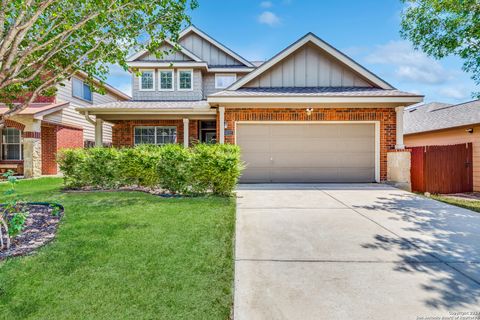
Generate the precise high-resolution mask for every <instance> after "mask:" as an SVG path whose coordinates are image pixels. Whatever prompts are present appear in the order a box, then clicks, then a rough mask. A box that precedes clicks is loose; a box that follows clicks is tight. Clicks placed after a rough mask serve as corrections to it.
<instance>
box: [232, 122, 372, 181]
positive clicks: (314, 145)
mask: <svg viewBox="0 0 480 320" xmlns="http://www.w3.org/2000/svg"><path fill="white" fill-rule="evenodd" d="M236 134H237V137H236V139H237V144H238V145H239V146H240V148H241V152H242V159H243V161H245V163H246V169H245V170H244V172H243V175H242V177H241V179H240V181H241V182H247V183H248V182H374V181H375V124H373V123H312V124H305V123H302V124H291V123H261V124H259V123H255V124H249V123H239V124H237V131H236Z"/></svg>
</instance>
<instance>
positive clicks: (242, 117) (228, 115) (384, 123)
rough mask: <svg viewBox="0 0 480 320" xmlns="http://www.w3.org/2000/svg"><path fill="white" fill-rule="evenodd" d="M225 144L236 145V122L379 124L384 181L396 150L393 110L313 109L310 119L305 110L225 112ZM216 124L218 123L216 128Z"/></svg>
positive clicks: (382, 176) (381, 169)
mask: <svg viewBox="0 0 480 320" xmlns="http://www.w3.org/2000/svg"><path fill="white" fill-rule="evenodd" d="M225 121H226V122H227V126H228V128H227V130H232V131H233V134H232V135H228V136H225V142H226V143H235V141H234V140H235V122H236V121H380V179H381V180H382V181H385V180H386V179H387V152H388V151H389V150H394V149H395V140H396V136H395V134H396V133H395V131H396V115H395V109H394V108H328V109H326V108H325V109H322V108H315V109H314V111H313V113H312V114H311V116H308V115H307V113H306V112H305V109H303V108H301V109H293V108H268V109H260V108H259V109H254V108H242V109H234V108H231V109H228V108H227V109H225ZM218 125H219V124H217V127H218Z"/></svg>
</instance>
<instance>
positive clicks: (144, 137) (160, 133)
mask: <svg viewBox="0 0 480 320" xmlns="http://www.w3.org/2000/svg"><path fill="white" fill-rule="evenodd" d="M134 134H135V145H139V144H157V145H163V144H167V143H176V142H177V128H176V127H135V133H134Z"/></svg>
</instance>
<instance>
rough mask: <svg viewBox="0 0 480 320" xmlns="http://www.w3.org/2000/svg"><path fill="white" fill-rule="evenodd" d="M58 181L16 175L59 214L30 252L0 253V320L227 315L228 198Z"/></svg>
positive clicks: (231, 209)
mask: <svg viewBox="0 0 480 320" xmlns="http://www.w3.org/2000/svg"><path fill="white" fill-rule="evenodd" d="M5 188H6V185H5V184H4V183H2V184H0V192H1V193H2V194H3V190H5ZM60 188H61V179H58V178H43V179H39V180H28V181H27V180H25V181H21V182H20V183H19V184H18V192H19V194H20V195H22V196H23V198H24V199H25V200H28V201H52V202H59V203H61V204H63V205H64V206H65V217H64V218H63V219H62V222H61V224H60V227H59V230H58V234H57V238H56V240H55V241H54V242H52V243H50V244H48V245H47V246H45V247H43V248H42V249H40V250H39V252H38V253H37V254H35V255H33V256H28V257H22V258H13V259H8V260H7V261H4V262H0V318H1V319H228V318H229V316H230V309H231V305H232V286H233V257H232V252H233V250H232V243H233V240H232V237H233V230H234V220H235V218H234V216H235V202H234V200H233V199H228V198H217V197H206V198H173V199H172V198H170V199H166V198H160V197H157V196H152V195H149V194H145V193H140V192H95V193H62V192H61V191H60ZM0 202H1V201H0Z"/></svg>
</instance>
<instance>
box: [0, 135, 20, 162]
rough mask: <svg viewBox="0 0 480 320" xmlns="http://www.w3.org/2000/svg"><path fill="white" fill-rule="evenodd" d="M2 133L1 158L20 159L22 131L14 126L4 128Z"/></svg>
mask: <svg viewBox="0 0 480 320" xmlns="http://www.w3.org/2000/svg"><path fill="white" fill-rule="evenodd" d="M1 134H2V160H22V159H23V145H22V132H21V131H20V130H18V129H15V128H4V129H3V130H2V131H1Z"/></svg>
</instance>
